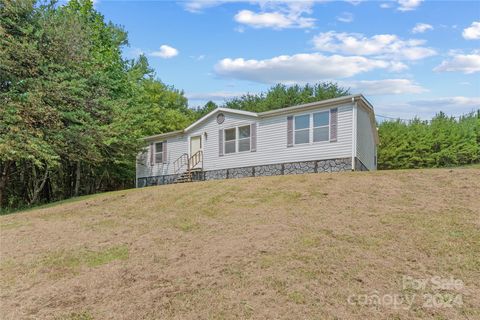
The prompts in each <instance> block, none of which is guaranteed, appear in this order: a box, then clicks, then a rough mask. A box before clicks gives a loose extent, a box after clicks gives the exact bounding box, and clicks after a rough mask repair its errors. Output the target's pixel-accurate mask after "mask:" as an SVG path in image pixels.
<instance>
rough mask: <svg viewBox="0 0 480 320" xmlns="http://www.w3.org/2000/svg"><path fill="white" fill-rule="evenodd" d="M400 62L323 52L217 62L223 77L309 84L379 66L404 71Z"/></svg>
mask: <svg viewBox="0 0 480 320" xmlns="http://www.w3.org/2000/svg"><path fill="white" fill-rule="evenodd" d="M405 68H406V66H405V65H404V64H402V63H399V62H390V61H384V60H376V59H368V58H365V57H359V56H349V57H345V56H340V55H332V56H325V55H322V54H319V53H311V54H305V53H304V54H295V55H292V56H288V55H283V56H278V57H273V58H271V59H265V60H253V59H252V60H245V59H243V58H237V59H230V58H226V59H223V60H221V61H219V62H218V63H217V64H216V65H215V72H216V73H217V74H218V75H219V76H223V77H227V78H235V79H241V80H250V81H254V82H260V83H278V82H281V83H286V84H289V83H306V82H317V81H319V80H322V79H337V78H348V77H352V76H355V75H357V74H360V73H364V72H368V71H371V70H375V69H385V70H389V71H400V70H404V69H405Z"/></svg>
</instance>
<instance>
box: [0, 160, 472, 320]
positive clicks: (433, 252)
mask: <svg viewBox="0 0 480 320" xmlns="http://www.w3.org/2000/svg"><path fill="white" fill-rule="evenodd" d="M0 230H1V235H0V241H1V242H0V245H1V260H0V299H1V306H0V318H1V319H70V320H73V319H77V320H78V319H83V320H87V319H453V318H455V319H478V318H480V277H479V274H480V170H479V169H478V168H462V169H429V170H398V171H378V172H374V173H359V172H351V173H350V172H348V173H336V174H309V175H296V176H278V177H265V178H246V179H236V180H223V181H209V182H199V183H191V184H182V185H169V186H159V187H149V188H144V189H136V190H128V191H120V192H112V193H105V194H102V195H97V196H95V197H90V198H84V199H80V200H78V201H70V202H65V203H61V204H58V205H53V206H48V207H44V208H39V209H35V210H29V211H25V212H17V213H14V214H10V215H6V216H1V217H0ZM453 284H455V285H453Z"/></svg>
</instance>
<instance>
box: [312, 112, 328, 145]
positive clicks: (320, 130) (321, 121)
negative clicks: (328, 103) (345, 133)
mask: <svg viewBox="0 0 480 320" xmlns="http://www.w3.org/2000/svg"><path fill="white" fill-rule="evenodd" d="M329 139H330V112H329V111H322V112H316V113H314V114H313V142H320V141H328V140H329Z"/></svg>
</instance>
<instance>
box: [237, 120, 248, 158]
mask: <svg viewBox="0 0 480 320" xmlns="http://www.w3.org/2000/svg"><path fill="white" fill-rule="evenodd" d="M242 151H250V126H244V127H239V128H238V152H242Z"/></svg>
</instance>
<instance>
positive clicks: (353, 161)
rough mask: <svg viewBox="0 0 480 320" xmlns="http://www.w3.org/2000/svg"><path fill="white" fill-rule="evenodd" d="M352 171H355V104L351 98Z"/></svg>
mask: <svg viewBox="0 0 480 320" xmlns="http://www.w3.org/2000/svg"><path fill="white" fill-rule="evenodd" d="M352 103H353V109H352V115H353V117H352V171H355V169H356V168H355V155H356V153H357V102H355V98H353V97H352Z"/></svg>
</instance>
